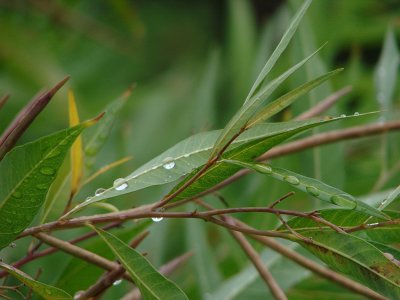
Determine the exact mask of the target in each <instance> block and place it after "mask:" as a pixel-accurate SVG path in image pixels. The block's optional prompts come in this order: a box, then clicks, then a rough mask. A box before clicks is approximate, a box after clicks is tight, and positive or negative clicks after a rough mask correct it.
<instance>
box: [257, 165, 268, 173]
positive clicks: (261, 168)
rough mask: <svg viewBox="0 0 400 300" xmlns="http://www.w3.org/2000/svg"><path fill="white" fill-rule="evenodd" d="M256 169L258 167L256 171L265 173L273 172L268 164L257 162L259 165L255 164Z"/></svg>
mask: <svg viewBox="0 0 400 300" xmlns="http://www.w3.org/2000/svg"><path fill="white" fill-rule="evenodd" d="M255 169H256V171H258V172H261V173H264V174H271V173H272V168H271V167H270V166H267V165H261V164H257V165H255Z"/></svg>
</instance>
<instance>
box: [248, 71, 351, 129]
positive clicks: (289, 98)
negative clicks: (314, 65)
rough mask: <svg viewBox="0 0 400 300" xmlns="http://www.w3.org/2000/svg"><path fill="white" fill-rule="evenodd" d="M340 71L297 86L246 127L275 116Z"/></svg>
mask: <svg viewBox="0 0 400 300" xmlns="http://www.w3.org/2000/svg"><path fill="white" fill-rule="evenodd" d="M341 71H343V69H337V70H334V71H332V72H329V73H326V74H324V75H322V76H320V77H318V78H316V79H314V80H311V81H309V82H307V83H305V84H303V85H301V86H299V87H298V88H295V89H294V90H292V91H290V92H289V93H287V94H285V95H283V96H281V97H279V98H278V99H277V100H275V101H274V102H272V103H270V104H268V105H267V106H266V107H264V108H263V109H262V110H261V111H260V112H259V113H258V114H257V115H256V116H255V117H254V118H252V119H251V120H250V121H249V124H248V125H247V126H248V127H252V126H253V125H255V124H258V123H260V122H263V121H265V120H267V119H269V118H270V117H272V116H274V115H276V114H277V113H279V112H280V111H281V110H283V109H284V108H286V107H288V106H289V105H290V104H292V103H293V102H294V101H295V100H297V99H298V98H299V97H301V96H302V95H304V94H306V93H308V92H309V91H311V90H312V89H313V88H315V87H317V86H319V85H320V84H322V83H323V82H325V81H327V80H328V79H329V78H331V77H332V76H335V75H336V74H337V73H339V72H341Z"/></svg>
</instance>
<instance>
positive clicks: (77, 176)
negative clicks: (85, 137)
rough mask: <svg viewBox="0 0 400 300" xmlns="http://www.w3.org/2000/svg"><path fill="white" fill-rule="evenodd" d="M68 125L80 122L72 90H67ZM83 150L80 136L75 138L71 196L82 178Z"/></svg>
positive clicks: (72, 153) (71, 125)
mask: <svg viewBox="0 0 400 300" xmlns="http://www.w3.org/2000/svg"><path fill="white" fill-rule="evenodd" d="M68 107H69V126H70V127H73V126H76V125H78V124H79V123H80V121H79V114H78V109H77V107H76V102H75V96H74V93H73V92H72V90H69V91H68ZM82 170H83V151H82V137H81V136H79V137H77V138H76V140H75V142H74V143H73V144H72V147H71V197H72V196H73V195H75V194H76V192H77V191H78V188H79V184H80V182H81V179H82Z"/></svg>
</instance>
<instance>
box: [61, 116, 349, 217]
mask: <svg viewBox="0 0 400 300" xmlns="http://www.w3.org/2000/svg"><path fill="white" fill-rule="evenodd" d="M350 117H351V116H350ZM350 117H338V118H333V119H325V120H316V119H314V120H306V121H292V122H285V123H265V124H258V125H255V126H254V127H252V128H250V129H249V130H247V131H246V132H244V133H243V134H242V135H241V136H239V137H238V138H237V139H236V140H235V141H234V142H233V143H232V145H231V146H230V147H229V148H228V151H227V153H226V154H225V155H224V157H225V158H240V159H243V157H244V155H245V154H246V155H247V156H248V157H249V159H251V160H253V159H254V158H255V157H257V156H258V155H260V154H262V153H264V152H265V151H266V150H268V149H270V148H272V147H273V146H275V145H277V144H279V143H281V142H282V141H284V140H285V139H288V138H290V137H292V136H294V135H295V134H297V133H300V132H302V131H304V130H306V129H308V128H312V127H314V126H318V125H322V124H324V123H327V122H332V121H336V120H341V119H344V118H350ZM220 132H221V131H220V130H216V131H209V132H203V133H200V134H196V135H194V136H191V137H189V138H187V139H186V140H183V141H182V142H180V143H178V144H176V145H175V146H173V147H172V148H170V149H169V150H167V151H165V152H164V153H162V154H161V155H159V156H157V157H156V158H154V159H152V160H151V161H149V162H148V163H146V164H144V165H143V166H141V167H140V168H138V169H137V170H136V171H134V172H133V173H132V174H130V175H128V176H127V177H125V178H124V182H125V183H126V184H127V186H126V187H125V188H124V189H119V190H116V189H115V188H114V187H111V188H109V189H107V190H106V191H105V192H104V193H102V194H100V195H97V196H93V197H92V198H91V199H90V200H89V201H85V202H82V203H81V204H79V205H77V206H76V207H75V208H74V209H72V210H71V211H70V213H69V214H72V213H75V212H77V211H78V210H81V209H82V208H84V207H86V206H87V205H89V204H91V203H94V202H97V201H101V200H104V199H108V198H111V197H116V196H119V195H122V194H125V193H131V192H134V191H137V190H140V189H143V188H146V187H149V186H153V185H161V184H166V183H170V182H173V181H175V180H178V179H180V178H182V176H184V175H187V174H189V173H190V172H192V171H193V170H196V169H197V168H200V167H201V166H203V165H204V164H205V163H206V162H207V160H208V157H209V155H210V153H211V150H212V148H213V145H214V143H215V141H216V139H217V138H218V136H219V134H220ZM236 148H237V149H236ZM231 150H232V151H233V150H235V152H230V151H231ZM243 153H245V154H243ZM227 154H229V155H227ZM231 154H232V155H233V156H231ZM222 165H223V166H222V167H223V168H229V172H225V173H223V174H220V175H219V177H218V178H215V180H214V181H213V182H208V181H207V182H203V181H202V178H204V176H203V177H202V178H200V179H199V180H198V181H196V182H195V183H194V184H193V185H192V186H190V187H189V188H188V189H187V190H185V192H184V193H182V194H181V195H180V196H179V197H180V198H182V197H186V196H187V195H193V194H195V193H197V191H196V190H199V189H201V190H204V189H206V188H207V187H210V186H212V185H214V184H216V183H218V182H220V181H222V180H223V179H225V178H227V177H228V176H229V175H230V174H233V173H234V172H235V171H236V170H237V168H235V167H232V165H229V164H222ZM171 166H172V168H168V167H171ZM219 167H221V163H219V164H216V166H214V167H213V168H211V170H210V171H209V172H212V171H213V170H216V171H218V170H219ZM209 172H207V174H208V173H209ZM232 172H233V173H232ZM228 173H229V174H228ZM188 178H190V176H189V177H188ZM188 178H187V179H186V180H188ZM219 179H220V180H219ZM181 184H182V183H181ZM196 184H198V185H199V187H195V185H196ZM69 214H67V215H69ZM67 215H66V216H67Z"/></svg>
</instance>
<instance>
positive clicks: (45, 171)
mask: <svg viewBox="0 0 400 300" xmlns="http://www.w3.org/2000/svg"><path fill="white" fill-rule="evenodd" d="M55 172H56V171H55V170H54V169H53V168H51V167H42V168H41V169H40V173H42V174H43V175H53V174H54V173H55Z"/></svg>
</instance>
